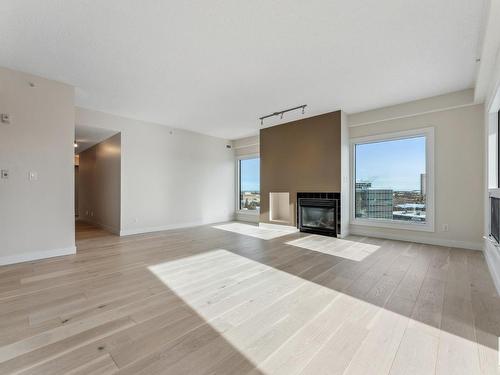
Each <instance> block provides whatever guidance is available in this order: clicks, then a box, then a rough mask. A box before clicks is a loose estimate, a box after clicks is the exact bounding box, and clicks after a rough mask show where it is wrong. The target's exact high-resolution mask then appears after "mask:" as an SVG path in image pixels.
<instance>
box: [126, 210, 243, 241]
mask: <svg viewBox="0 0 500 375" xmlns="http://www.w3.org/2000/svg"><path fill="white" fill-rule="evenodd" d="M233 219H234V217H233V215H230V216H226V217H223V218H217V219H212V220H208V221H202V220H200V221H193V222H188V223H176V224H169V225H162V226H158V227H145V228H130V229H122V230H121V231H120V236H131V235H134V234H142V233H152V232H161V231H164V230H172V229H182V228H190V227H199V226H200V225H209V224H215V223H222V222H227V221H233Z"/></svg>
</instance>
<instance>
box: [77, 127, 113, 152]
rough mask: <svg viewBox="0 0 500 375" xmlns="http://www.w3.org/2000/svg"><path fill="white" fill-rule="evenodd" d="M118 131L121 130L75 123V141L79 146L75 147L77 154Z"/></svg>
mask: <svg viewBox="0 0 500 375" xmlns="http://www.w3.org/2000/svg"><path fill="white" fill-rule="evenodd" d="M117 133H119V132H118V131H114V130H109V129H101V128H93V127H90V126H82V125H78V124H77V125H75V141H76V144H77V145H78V147H76V148H75V154H79V153H80V152H83V151H85V150H86V149H88V148H90V147H92V146H94V145H96V144H98V143H99V142H102V141H104V140H105V139H108V138H109V137H111V136H113V135H115V134H117Z"/></svg>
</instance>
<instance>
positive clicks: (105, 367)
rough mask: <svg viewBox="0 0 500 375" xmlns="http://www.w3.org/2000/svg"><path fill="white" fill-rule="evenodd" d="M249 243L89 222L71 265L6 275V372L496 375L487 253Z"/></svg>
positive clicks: (0, 337)
mask: <svg viewBox="0 0 500 375" xmlns="http://www.w3.org/2000/svg"><path fill="white" fill-rule="evenodd" d="M243 225H245V224H243ZM245 231H246V229H245V227H244V226H243V227H242V226H241V225H236V226H235V225H229V226H224V227H223V228H215V227H212V226H203V227H197V228H190V229H182V230H172V231H165V232H158V233H153V234H145V235H137V236H129V237H121V238H120V237H116V236H113V235H109V234H107V233H105V232H103V231H101V230H99V229H96V228H93V227H90V226H87V225H83V224H79V225H78V234H77V245H78V252H77V255H76V256H67V257H60V258H53V259H50V260H45V261H37V262H31V263H24V264H18V265H12V266H5V267H0V304H1V311H0V374H10V373H21V374H37V375H39V374H51V375H52V374H115V373H116V374H134V375H135V374H148V375H149V374H287V375H289V374H370V375H371V374H467V375H470V374H496V373H497V372H498V351H497V350H498V339H497V337H498V336H499V335H500V298H499V297H498V296H497V294H496V292H495V289H494V287H493V284H492V281H491V279H490V276H489V273H488V270H487V267H486V265H485V262H484V258H483V256H482V254H481V253H480V252H477V251H467V250H461V249H450V248H445V247H437V246H428V245H421V244H415V243H405V242H399V241H390V240H380V239H373V238H361V237H351V238H349V239H348V240H333V239H327V238H325V237H319V236H311V235H307V234H300V233H294V234H286V233H285V235H283V236H280V237H277V236H275V235H273V234H272V233H269V232H263V233H258V231H257V232H256V230H255V228H249V229H248V231H247V232H245ZM237 232H243V233H250V234H251V235H247V234H242V233H237ZM259 236H260V237H262V238H258V237H259ZM306 237H307V238H306ZM263 238H268V239H263ZM305 238H306V239H305ZM311 249H313V250H311Z"/></svg>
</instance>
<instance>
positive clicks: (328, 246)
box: [286, 234, 380, 262]
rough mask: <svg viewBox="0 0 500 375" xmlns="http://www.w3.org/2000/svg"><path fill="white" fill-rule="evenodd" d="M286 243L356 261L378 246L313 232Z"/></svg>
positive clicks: (372, 251) (375, 249)
mask: <svg viewBox="0 0 500 375" xmlns="http://www.w3.org/2000/svg"><path fill="white" fill-rule="evenodd" d="M286 244H287V245H291V246H297V247H301V248H303V249H307V250H312V251H317V252H320V253H323V254H328V255H335V256H337V257H341V258H345V259H350V260H355V261H358V262H359V261H362V260H363V259H365V258H366V257H367V256H369V255H371V254H373V253H374V252H375V251H377V250H378V249H379V248H380V246H377V245H373V244H368V243H363V242H359V241H351V240H347V239H342V238H335V237H327V236H319V235H315V234H313V235H310V236H307V237H302V238H298V239H296V240H293V241H289V242H287V243H286Z"/></svg>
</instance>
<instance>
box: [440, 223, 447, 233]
mask: <svg viewBox="0 0 500 375" xmlns="http://www.w3.org/2000/svg"><path fill="white" fill-rule="evenodd" d="M448 230H449V227H448V224H443V225H441V231H443V232H448Z"/></svg>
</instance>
